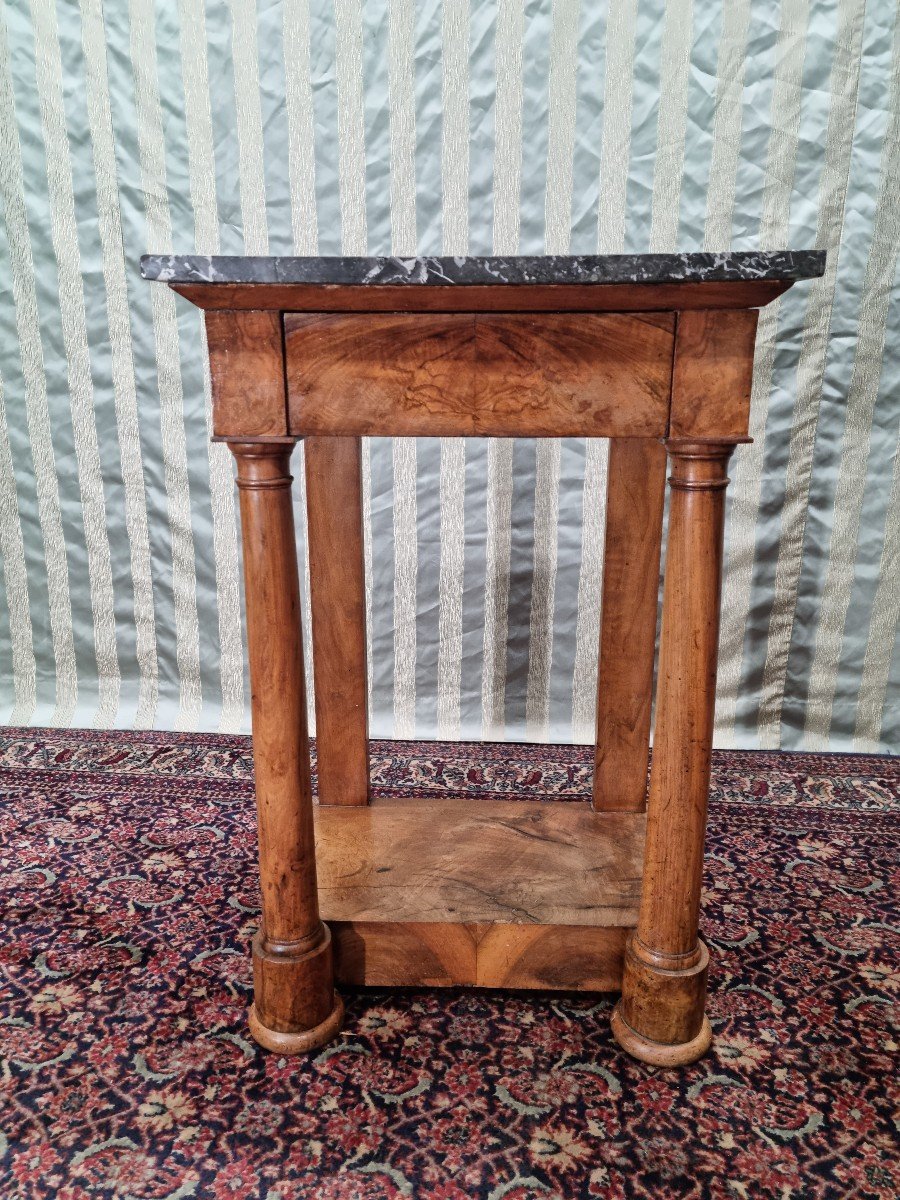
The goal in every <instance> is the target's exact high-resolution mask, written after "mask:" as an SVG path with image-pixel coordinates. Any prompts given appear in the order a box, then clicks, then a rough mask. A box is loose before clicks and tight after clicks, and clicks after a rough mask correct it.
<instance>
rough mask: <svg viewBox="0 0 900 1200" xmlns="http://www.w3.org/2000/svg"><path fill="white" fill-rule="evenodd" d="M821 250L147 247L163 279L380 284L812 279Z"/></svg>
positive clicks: (153, 275) (147, 262)
mask: <svg viewBox="0 0 900 1200" xmlns="http://www.w3.org/2000/svg"><path fill="white" fill-rule="evenodd" d="M824 270H825V251H824V250H775V251H756V250H742V251H734V252H729V253H723V254H603V255H578V256H564V255H546V256H526V255H522V256H519V257H514V258H499V257H491V258H251V257H246V258H243V257H228V256H224V255H219V256H213V257H210V256H204V255H199V254H193V255H180V254H145V255H144V256H143V258H142V259H141V274H142V276H143V277H144V279H150V280H158V281H159V282H162V283H175V284H178V283H222V284H229V283H306V284H339V285H340V284H343V285H345V286H346V285H353V286H374V287H379V286H380V287H383V286H387V285H391V286H396V285H397V284H424V285H431V286H439V287H443V286H447V285H450V284H455V285H463V286H465V285H473V284H481V285H484V284H565V283H569V284H571V283H578V284H585V283H587V284H590V283H607V284H608V283H713V282H717V283H738V282H742V281H750V280H783V281H794V280H798V279H812V278H815V277H816V276H819V275H822V274H823V272H824Z"/></svg>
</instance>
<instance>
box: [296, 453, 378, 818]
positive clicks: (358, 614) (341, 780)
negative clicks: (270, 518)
mask: <svg viewBox="0 0 900 1200" xmlns="http://www.w3.org/2000/svg"><path fill="white" fill-rule="evenodd" d="M304 450H305V459H306V513H307V529H308V538H307V553H308V555H309V587H310V603H311V608H312V641H313V674H314V678H315V684H316V734H317V736H316V763H317V772H318V792H319V803H320V804H366V803H368V798H369V741H368V739H369V721H368V685H367V672H366V581H365V567H364V563H363V518H362V464H361V447H360V442H359V438H307V440H306V442H305V445H304Z"/></svg>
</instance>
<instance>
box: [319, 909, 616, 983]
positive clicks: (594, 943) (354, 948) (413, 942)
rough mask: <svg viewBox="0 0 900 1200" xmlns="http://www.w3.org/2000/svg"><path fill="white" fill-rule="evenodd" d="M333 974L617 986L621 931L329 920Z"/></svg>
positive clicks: (344, 978)
mask: <svg viewBox="0 0 900 1200" xmlns="http://www.w3.org/2000/svg"><path fill="white" fill-rule="evenodd" d="M329 924H330V927H331V932H332V937H333V939H334V958H335V974H336V977H337V979H338V981H339V982H340V983H343V984H347V985H349V986H352V987H359V986H367V987H486V988H509V989H515V988H528V989H532V988H533V989H538V990H542V991H564V992H606V991H617V990H618V989H619V987H620V986H621V982H622V964H623V958H624V947H625V940H626V937H627V934H628V931H627V930H626V929H623V928H620V927H616V926H610V927H608V928H604V927H602V926H591V925H577V926H575V925H572V926H560V925H555V926H547V925H504V924H497V925H475V924H454V923H451V922H448V921H445V922H433V923H430V924H429V923H408V924H403V923H400V922H390V921H380V922H379V921H331V922H329Z"/></svg>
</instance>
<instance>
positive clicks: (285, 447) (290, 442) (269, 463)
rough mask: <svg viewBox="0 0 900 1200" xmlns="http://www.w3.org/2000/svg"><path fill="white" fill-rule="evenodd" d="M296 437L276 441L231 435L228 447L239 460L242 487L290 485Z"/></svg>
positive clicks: (238, 481) (236, 459)
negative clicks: (232, 436) (289, 466)
mask: <svg viewBox="0 0 900 1200" xmlns="http://www.w3.org/2000/svg"><path fill="white" fill-rule="evenodd" d="M296 442H297V439H296V438H289V439H279V440H277V441H275V440H273V441H268V442H256V441H246V442H242V441H240V440H238V439H231V438H229V439H228V442H227V445H228V449H229V450H230V451H231V453H232V454H233V455H234V457H235V461H236V462H237V485H238V487H239V488H240V489H241V490H242V491H243V490H246V489H249V490H253V489H258V488H289V487H290V486H291V483H292V482H293V478H294V477H293V475H291V473H290V471H289V470H288V464H289V463H290V458H291V453H292V451H293V449H294V446H295V445H296Z"/></svg>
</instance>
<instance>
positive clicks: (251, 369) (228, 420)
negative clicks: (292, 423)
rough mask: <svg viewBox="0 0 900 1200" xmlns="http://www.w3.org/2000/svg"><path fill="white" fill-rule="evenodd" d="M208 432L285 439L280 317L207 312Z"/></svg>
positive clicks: (269, 313) (285, 417)
mask: <svg viewBox="0 0 900 1200" xmlns="http://www.w3.org/2000/svg"><path fill="white" fill-rule="evenodd" d="M206 340H207V343H208V346H209V371H210V379H211V383H212V403H213V433H214V434H215V435H216V436H217V437H219V438H248V437H285V436H286V434H287V402H286V399H285V387H284V345H283V339H282V332H281V314H280V313H276V312H268V311H255V312H227V311H212V312H209V313H207V314H206Z"/></svg>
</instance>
